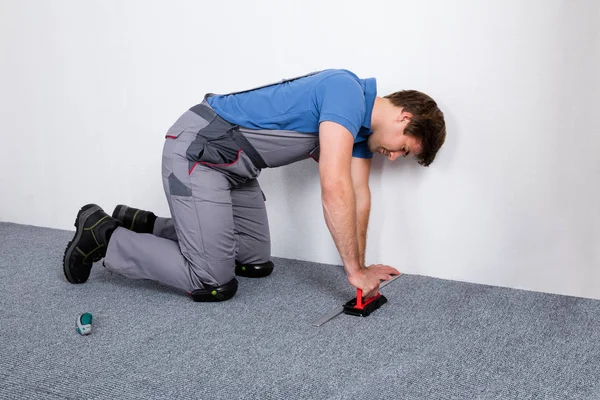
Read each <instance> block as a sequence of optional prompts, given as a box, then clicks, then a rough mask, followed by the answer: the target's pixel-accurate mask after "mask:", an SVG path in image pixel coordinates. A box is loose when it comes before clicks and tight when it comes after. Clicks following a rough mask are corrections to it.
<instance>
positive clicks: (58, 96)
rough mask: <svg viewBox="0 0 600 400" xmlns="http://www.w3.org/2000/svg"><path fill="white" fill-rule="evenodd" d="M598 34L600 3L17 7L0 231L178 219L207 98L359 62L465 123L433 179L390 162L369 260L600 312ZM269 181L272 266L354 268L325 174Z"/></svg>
mask: <svg viewBox="0 0 600 400" xmlns="http://www.w3.org/2000/svg"><path fill="white" fill-rule="evenodd" d="M599 21H600V5H599V3H598V2H596V1H595V0H588V1H585V0H572V1H558V0H535V1H533V0H531V1H517V0H510V1H491V2H482V1H476V0H473V1H466V0H465V1H443V0H439V1H427V2H417V1H373V2H370V3H368V2H364V1H357V0H352V1H348V0H346V1H329V2H326V1H315V0H305V1H303V2H283V1H277V0H262V1H252V2H247V1H241V0H237V1H223V2H208V1H204V2H199V1H191V0H178V1H169V2H166V1H156V0H153V1H149V0H145V1H123V0H95V1H89V0H88V1H76V0H70V1H69V0H60V1H59V0H54V1H52V2H47V1H42V0H39V1H34V0H4V1H3V2H1V3H0V50H1V54H2V63H1V64H0V85H1V88H2V89H1V92H0V93H1V94H0V126H1V129H2V145H1V146H0V167H1V168H0V183H1V187H2V194H3V195H2V196H0V220H3V221H12V222H18V223H24V224H33V225H39V226H49V227H56V228H63V229H73V227H72V224H73V220H74V217H75V213H76V212H77V210H78V209H79V207H80V206H81V205H82V204H85V203H86V202H97V203H98V204H101V205H102V206H104V207H105V208H107V209H108V210H109V211H110V210H112V207H114V206H115V205H116V204H118V203H121V202H124V203H127V204H131V205H134V206H139V207H144V208H149V209H152V210H155V211H157V212H158V213H159V214H165V213H166V212H167V210H168V209H167V205H166V201H165V199H164V195H163V193H162V186H161V177H160V154H161V147H162V142H163V136H164V132H165V131H166V129H167V128H168V127H169V126H170V124H171V123H172V122H174V121H175V119H176V118H177V117H178V116H179V115H180V114H181V113H182V112H183V111H184V110H186V109H187V108H188V107H190V106H191V105H193V104H196V103H198V102H199V101H200V100H201V99H202V96H203V94H204V93H206V92H209V91H212V92H227V91H232V90H239V89H243V88H248V87H252V86H253V85H258V84H262V83H267V82H271V81H275V80H278V79H281V78H284V77H291V76H295V75H299V74H302V73H304V72H309V71H313V70H317V69H323V68H348V69H351V70H353V71H355V72H356V73H358V74H359V75H361V76H363V77H371V76H375V77H377V78H378V82H379V91H380V94H387V93H389V92H392V91H395V90H399V89H405V88H414V89H419V90H422V91H425V92H426V93H429V94H430V95H432V96H433V97H434V98H435V99H437V100H438V102H439V104H440V106H441V107H442V108H443V110H444V111H445V114H446V118H447V124H448V140H447V144H446V145H445V147H444V148H443V149H442V151H441V153H440V154H439V156H438V159H437V160H436V162H435V163H434V164H433V165H432V166H431V167H430V168H422V167H419V166H418V165H416V163H411V162H409V161H408V160H401V161H399V162H396V163H388V162H384V160H382V159H381V158H377V159H376V160H375V162H374V164H375V168H374V174H373V176H372V193H373V209H372V214H371V225H370V230H369V238H370V241H369V247H368V253H367V256H368V261H370V262H372V263H387V264H391V265H394V266H396V267H397V268H399V269H400V270H401V271H405V272H407V273H413V274H423V275H431V276H437V277H443V278H450V279H457V280H464V281H470V282H481V283H488V284H494V285H501V286H509V287H516V288H526V289H532V290H541V291H548V292H555V293H564V294H572V295H579V296H589V297H595V298H600V284H599V283H598V282H599V281H600V272H599V270H600V269H599V268H598V267H600V250H599V246H598V243H599V241H600V211H599V207H600V206H599V204H600V185H599V183H598V182H599V180H598V176H599V175H600V161H599V159H598V157H597V155H596V154H597V152H598V149H600V132H599V129H598V123H597V121H596V119H595V118H594V117H593V115H595V113H596V112H597V109H598V108H599V106H600V100H599V97H598V93H599V91H600V79H599V78H598V71H600V37H599V32H600V31H599V26H600V25H599ZM261 184H262V185H263V187H264V191H265V193H266V195H267V197H268V203H267V204H268V207H269V216H270V220H271V229H272V236H273V254H274V255H275V256H283V257H292V258H300V259H306V260H312V261H319V262H326V263H338V262H339V258H338V256H337V253H336V252H335V247H334V245H333V242H332V241H331V239H330V237H329V234H328V231H327V229H326V226H325V224H324V222H323V219H322V212H321V207H320V203H319V196H320V193H319V186H318V175H317V164H316V163H314V162H313V161H310V160H309V161H305V162H301V163H298V164H295V165H292V166H288V167H284V168H280V169H276V170H267V171H264V172H263V175H262V177H261ZM57 251H62V249H57Z"/></svg>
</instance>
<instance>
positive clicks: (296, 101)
mask: <svg viewBox="0 0 600 400" xmlns="http://www.w3.org/2000/svg"><path fill="white" fill-rule="evenodd" d="M376 95H377V83H376V81H375V79H374V78H369V79H360V78H358V77H357V76H356V75H355V74H353V73H352V72H350V71H347V70H342V69H332V70H325V71H322V72H319V73H317V74H315V75H311V76H307V77H304V78H300V79H296V80H292V81H289V82H283V83H279V84H275V85H272V86H267V87H264V88H260V89H256V90H250V91H247V92H242V93H237V94H236V93H233V94H228V95H216V96H211V97H209V98H208V99H207V101H208V103H209V104H210V106H211V107H212V108H213V109H214V110H215V112H216V113H217V114H219V115H220V116H221V117H222V118H223V119H225V120H226V121H228V122H230V123H232V124H235V125H239V126H242V127H245V128H250V129H272V130H291V131H297V132H303V133H314V134H316V135H318V134H319V123H321V122H323V121H333V122H336V123H338V124H340V125H342V126H344V127H345V128H346V129H348V130H349V131H350V133H351V134H352V136H353V137H354V148H353V151H352V156H353V157H359V158H371V157H373V153H371V152H370V151H369V148H368V146H367V139H368V137H369V135H370V134H371V133H373V132H372V131H371V113H372V112H373V105H374V103H375V97H376Z"/></svg>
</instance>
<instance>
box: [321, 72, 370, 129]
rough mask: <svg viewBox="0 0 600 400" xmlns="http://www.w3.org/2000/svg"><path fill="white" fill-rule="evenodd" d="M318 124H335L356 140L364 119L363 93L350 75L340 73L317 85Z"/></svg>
mask: <svg viewBox="0 0 600 400" xmlns="http://www.w3.org/2000/svg"><path fill="white" fill-rule="evenodd" d="M316 98H317V109H318V111H319V123H321V122H323V121H332V122H336V123H338V124H340V125H342V126H343V127H345V128H346V129H348V130H349V131H350V133H351V134H352V136H353V137H354V138H356V135H357V134H358V131H359V130H360V127H361V125H362V122H363V120H364V117H365V112H366V110H365V108H366V106H365V93H364V92H363V88H362V85H361V84H360V83H359V82H358V81H357V80H356V79H354V78H353V77H352V76H351V75H348V74H346V73H342V72H340V73H339V74H336V75H332V76H329V77H327V78H325V79H323V81H322V82H320V83H319V86H318V87H317V90H316Z"/></svg>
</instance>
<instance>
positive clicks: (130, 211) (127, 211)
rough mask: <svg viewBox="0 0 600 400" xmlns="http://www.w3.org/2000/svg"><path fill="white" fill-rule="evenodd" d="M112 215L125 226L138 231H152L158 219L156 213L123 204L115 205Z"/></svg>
mask: <svg viewBox="0 0 600 400" xmlns="http://www.w3.org/2000/svg"><path fill="white" fill-rule="evenodd" d="M112 216H113V218H116V219H118V220H119V221H120V222H121V223H122V224H123V228H127V229H129V230H130V231H134V232H137V233H152V231H153V230H154V221H156V215H154V213H152V212H150V211H144V210H140V209H137V208H133V207H129V206H126V205H123V204H119V205H118V206H116V207H115V210H114V211H113V213H112Z"/></svg>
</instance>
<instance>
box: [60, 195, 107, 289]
mask: <svg viewBox="0 0 600 400" xmlns="http://www.w3.org/2000/svg"><path fill="white" fill-rule="evenodd" d="M98 210H102V208H101V207H100V206H97V205H95V204H93V205H90V206H83V207H82V208H81V210H79V212H78V213H77V218H76V219H75V224H74V225H75V237H74V238H73V240H71V241H70V242H69V244H67V248H66V249H65V255H64V256H63V272H64V273H65V278H67V280H68V281H69V282H71V283H83V282H85V281H83V282H79V281H78V280H76V279H75V278H74V277H73V276H72V275H71V268H69V267H70V266H69V265H68V263H69V259H70V258H71V254H73V251H74V250H75V249H76V248H77V244H78V243H79V240H80V239H81V235H82V234H83V226H84V225H85V221H86V219H87V218H88V217H89V216H90V215H92V214H93V213H95V212H96V211H98Z"/></svg>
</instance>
